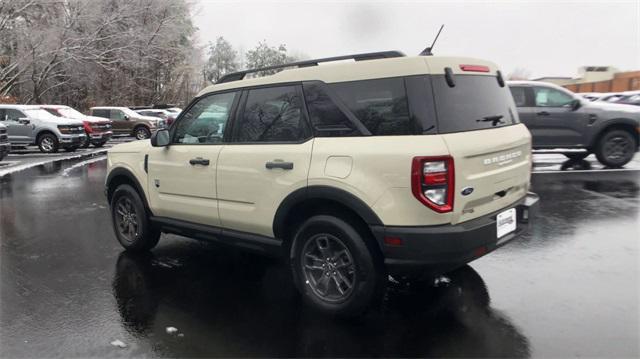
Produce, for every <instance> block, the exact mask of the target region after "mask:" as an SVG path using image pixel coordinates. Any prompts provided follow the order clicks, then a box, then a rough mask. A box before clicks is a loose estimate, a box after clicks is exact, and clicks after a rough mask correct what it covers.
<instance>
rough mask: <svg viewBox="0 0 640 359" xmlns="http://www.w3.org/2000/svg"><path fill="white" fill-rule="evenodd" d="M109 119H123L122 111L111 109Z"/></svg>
mask: <svg viewBox="0 0 640 359" xmlns="http://www.w3.org/2000/svg"><path fill="white" fill-rule="evenodd" d="M111 119H112V120H114V121H124V112H122V110H111Z"/></svg>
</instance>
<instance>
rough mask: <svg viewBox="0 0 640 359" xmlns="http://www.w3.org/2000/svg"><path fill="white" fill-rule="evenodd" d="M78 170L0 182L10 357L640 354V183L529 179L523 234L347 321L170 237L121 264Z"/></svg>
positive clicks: (574, 176)
mask: <svg viewBox="0 0 640 359" xmlns="http://www.w3.org/2000/svg"><path fill="white" fill-rule="evenodd" d="M73 164H74V163H65V162H58V163H57V164H51V165H48V166H40V167H36V168H33V169H31V170H27V171H25V172H21V173H16V174H12V175H8V176H4V177H2V178H0V199H1V203H0V239H1V246H2V247H1V248H2V250H1V252H0V289H1V291H0V320H1V324H0V356H2V357H51V356H63V357H69V356H83V357H86V356H96V357H112V356H170V357H202V356H209V357H210V356H225V357H228V356H252V357H254V356H269V357H273V356H314V357H324V356H329V357H336V356H337V357H352V356H365V357H369V356H372V357H373V356H385V357H388V356H393V357H396V356H403V357H423V356H434V357H443V356H456V357H478V356H484V357H486V356H490V357H505V356H506V357H528V356H534V357H536V356H543V357H546V356H608V357H615V356H630V357H637V356H638V355H639V354H640V350H639V348H638V339H637V338H638V336H639V334H640V332H639V329H638V315H639V314H640V312H639V309H638V305H639V304H638V303H639V298H638V292H639V288H640V284H639V276H638V274H639V273H638V272H639V268H638V262H637V259H638V239H639V238H640V233H639V231H640V230H639V228H638V223H639V218H638V207H639V205H640V203H639V201H638V195H639V188H640V187H639V185H640V172H638V171H628V172H606V173H598V174H597V176H595V175H592V174H588V173H587V174H585V173H564V174H555V173H551V174H540V175H535V176H534V179H533V185H534V191H536V192H537V193H538V194H539V195H540V197H541V209H540V215H539V218H538V219H537V222H536V225H535V227H534V228H533V229H532V231H531V233H530V234H528V235H526V236H524V237H522V238H521V239H519V240H518V241H515V242H513V243H511V244H509V245H508V246H505V247H503V248H502V249H500V250H498V251H496V252H494V253H492V254H490V255H488V256H486V257H483V258H481V259H479V260H477V261H475V262H473V263H471V265H470V266H465V267H463V268H461V269H459V270H457V271H455V272H454V273H450V274H448V275H447V278H448V280H443V281H440V282H439V284H438V285H435V286H434V285H426V284H423V283H398V282H395V281H392V282H390V283H389V289H388V291H387V293H386V296H385V299H384V301H383V303H381V305H380V307H379V308H377V309H375V310H372V311H371V312H370V313H369V314H368V315H367V316H365V317H363V318H360V319H357V320H356V319H352V320H345V319H339V318H334V317H328V316H325V315H323V314H322V313H318V312H316V311H314V310H312V309H310V308H308V307H307V306H305V305H304V304H303V303H301V301H300V297H299V296H298V295H297V294H296V291H295V289H294V288H293V284H292V283H291V280H290V278H289V273H288V271H287V269H286V267H285V266H283V265H282V264H281V263H279V262H278V261H276V260H274V259H269V258H264V257H260V256H257V255H253V254H249V253H243V252H240V251H238V250H235V249H231V248H226V247H222V246H218V245H214V244H211V243H205V242H198V241H195V240H186V239H184V238H181V237H178V236H173V235H171V236H167V235H165V236H163V238H162V240H161V242H160V244H159V246H158V247H157V248H156V249H155V250H154V251H152V252H151V253H148V254H144V255H133V254H129V253H124V252H123V251H122V250H121V247H120V246H119V244H118V243H117V241H116V240H115V238H114V237H113V233H112V229H111V222H110V217H109V211H108V208H107V205H106V203H105V199H104V195H103V183H104V175H105V162H104V161H98V162H93V163H88V164H87V165H86V166H79V167H74V168H71V169H70V167H71V166H72V165H73ZM63 174H64V175H63ZM168 327H175V328H176V330H175V332H173V330H168V329H167V328H168ZM114 340H120V341H122V342H123V343H124V344H125V345H126V347H124V348H119V347H116V346H114V345H111V344H110V343H111V342H112V341H114Z"/></svg>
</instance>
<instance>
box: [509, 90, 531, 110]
mask: <svg viewBox="0 0 640 359" xmlns="http://www.w3.org/2000/svg"><path fill="white" fill-rule="evenodd" d="M509 90H510V91H511V95H512V96H513V101H514V102H515V103H516V107H526V106H527V94H526V90H525V88H524V87H509Z"/></svg>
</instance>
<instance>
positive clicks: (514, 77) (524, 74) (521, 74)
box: [507, 67, 531, 81]
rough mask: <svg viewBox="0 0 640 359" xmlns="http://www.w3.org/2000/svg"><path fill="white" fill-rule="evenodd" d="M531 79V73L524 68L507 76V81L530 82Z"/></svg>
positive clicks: (516, 69) (518, 68) (517, 69)
mask: <svg viewBox="0 0 640 359" xmlns="http://www.w3.org/2000/svg"><path fill="white" fill-rule="evenodd" d="M530 77H531V71H529V70H527V69H525V68H523V67H516V68H515V69H514V70H513V71H512V72H511V73H509V75H507V80H511V81H518V80H528V79H529V78H530Z"/></svg>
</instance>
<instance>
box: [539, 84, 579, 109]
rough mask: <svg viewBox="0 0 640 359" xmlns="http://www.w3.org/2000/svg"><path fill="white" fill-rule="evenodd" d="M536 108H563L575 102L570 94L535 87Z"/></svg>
mask: <svg viewBox="0 0 640 359" xmlns="http://www.w3.org/2000/svg"><path fill="white" fill-rule="evenodd" d="M534 91H535V98H536V107H562V106H566V105H568V104H569V103H570V102H571V101H573V97H571V96H569V95H568V94H566V93H564V92H562V91H558V90H556V89H552V88H549V87H534Z"/></svg>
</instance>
